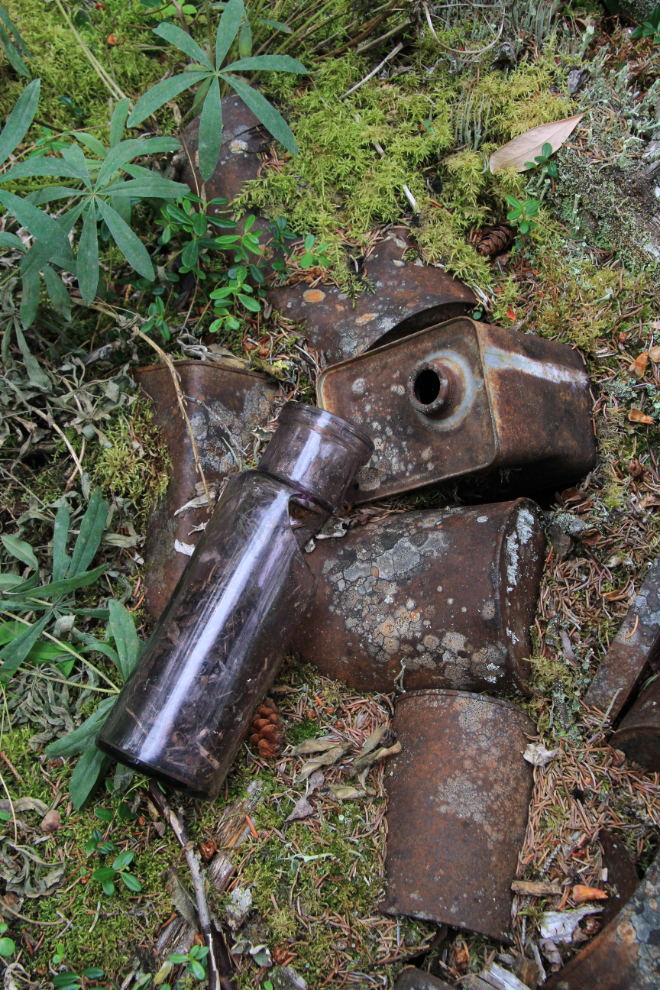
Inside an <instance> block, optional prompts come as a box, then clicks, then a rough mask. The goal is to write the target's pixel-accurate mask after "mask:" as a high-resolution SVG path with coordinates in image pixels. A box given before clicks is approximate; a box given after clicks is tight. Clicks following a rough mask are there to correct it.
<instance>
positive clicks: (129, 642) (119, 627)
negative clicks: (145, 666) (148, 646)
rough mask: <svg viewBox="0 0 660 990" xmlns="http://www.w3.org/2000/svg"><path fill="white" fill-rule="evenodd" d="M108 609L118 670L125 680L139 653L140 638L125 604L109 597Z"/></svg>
mask: <svg viewBox="0 0 660 990" xmlns="http://www.w3.org/2000/svg"><path fill="white" fill-rule="evenodd" d="M108 609H109V611H110V623H109V628H110V632H111V634H112V637H113V639H114V641H115V646H116V647H117V656H118V662H119V671H120V673H121V675H122V679H123V680H124V681H127V680H128V677H129V675H130V674H131V672H132V671H133V669H134V668H135V665H136V664H137V661H138V657H139V655H140V640H139V639H138V636H137V633H136V631H135V623H134V621H133V616H132V615H131V613H130V612H129V611H128V609H127V608H126V606H125V605H122V604H121V602H118V601H115V600H114V599H111V600H110V601H109V602H108Z"/></svg>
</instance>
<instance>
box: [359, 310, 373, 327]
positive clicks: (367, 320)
mask: <svg viewBox="0 0 660 990" xmlns="http://www.w3.org/2000/svg"><path fill="white" fill-rule="evenodd" d="M377 316H378V313H364V315H363V316H358V318H357V319H356V321H355V322H356V323H357V325H358V326H359V327H363V326H364V325H365V323H371V321H372V320H375V319H376V317H377Z"/></svg>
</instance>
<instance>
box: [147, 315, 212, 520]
mask: <svg viewBox="0 0 660 990" xmlns="http://www.w3.org/2000/svg"><path fill="white" fill-rule="evenodd" d="M133 333H134V334H137V335H138V337H142V340H145V341H146V342H147V344H149V345H150V346H151V347H153V349H154V350H155V351H156V353H157V354H158V356H159V357H160V358H161V360H163V361H164V362H165V364H166V365H167V367H168V369H169V372H170V375H171V376H172V382H173V384H174V390H175V392H176V398H177V402H178V403H179V409H180V410H181V415H182V416H183V418H184V420H185V424H186V427H187V428H188V436H189V437H190V442H191V444H192V450H193V457H194V458H195V467H196V468H197V473H198V474H199V476H200V478H201V479H202V484H203V485H204V493H205V495H206V501H207V502H208V504H209V509H210V510H211V511H213V502H212V501H211V493H210V492H209V486H208V484H207V482H206V478H205V477H204V472H203V470H202V465H201V462H200V460H199V454H198V453H197V444H196V443H195V437H194V435H193V431H192V426H191V425H190V420H189V419H188V413H187V412H186V405H185V396H184V394H183V392H182V391H181V386H180V385H179V376H178V374H177V370H176V368H175V367H174V362H173V361H172V358H171V357H169V355H168V354H166V353H165V351H164V350H163V349H162V347H159V346H158V344H157V343H156V342H155V341H154V340H152V339H151V337H147V335H146V333H142V331H141V330H138V328H137V327H134V328H133Z"/></svg>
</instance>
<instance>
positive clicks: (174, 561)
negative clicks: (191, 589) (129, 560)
mask: <svg viewBox="0 0 660 990" xmlns="http://www.w3.org/2000/svg"><path fill="white" fill-rule="evenodd" d="M174 366H175V368H176V370H177V372H178V373H179V376H180V384H181V389H182V391H183V394H184V395H185V396H186V397H187V400H188V401H187V413H188V418H189V419H190V425H191V427H192V431H193V436H194V437H195V444H196V446H197V452H198V454H199V459H200V463H201V465H202V470H203V471H204V476H205V477H206V480H207V483H208V484H209V485H210V486H212V487H213V488H214V489H215V491H216V494H217V493H218V490H219V489H221V488H222V487H223V486H224V483H225V481H226V479H227V478H228V477H229V475H231V474H235V473H236V472H237V471H239V470H240V466H241V465H240V460H241V457H242V456H243V455H244V453H245V452H246V451H247V450H248V448H249V449H250V452H251V448H252V445H253V442H254V438H253V437H252V436H251V433H252V431H253V430H254V429H256V427H258V426H263V425H264V424H265V423H267V422H268V420H269V419H271V418H272V416H273V401H274V399H275V397H276V395H277V393H278V389H277V388H276V387H275V386H274V385H273V384H271V382H270V381H269V380H268V379H267V378H266V376H265V375H258V374H255V373H254V372H248V371H228V370H226V369H224V368H221V367H219V366H218V365H214V364H211V363H206V362H204V361H175V362H174ZM135 378H136V380H137V382H138V384H139V385H140V386H141V387H142V390H143V391H144V392H145V394H146V395H147V396H148V397H149V398H150V399H152V401H153V414H154V422H155V423H156V425H157V426H159V427H160V429H161V430H162V433H163V437H164V439H165V442H166V444H167V448H168V451H169V453H170V458H171V464H170V466H169V468H168V473H169V476H170V480H169V484H168V486H167V492H166V494H165V495H164V496H163V497H162V498H161V499H160V500H159V501H158V502H157V504H156V505H155V506H154V507H153V509H152V510H151V513H150V515H149V520H148V523H147V539H146V544H145V555H144V556H145V564H146V566H145V599H144V604H145V607H146V609H147V611H148V613H149V615H150V616H151V617H152V618H153V619H158V618H159V616H160V614H161V612H162V611H163V609H164V608H165V606H166V604H167V602H168V601H169V599H170V596H171V594H172V592H173V591H174V589H175V587H176V585H177V582H178V580H179V578H180V577H181V575H182V574H183V572H184V570H185V568H186V564H187V563H188V560H189V557H188V556H187V555H186V553H185V552H182V551H181V550H177V549H176V548H175V543H176V541H178V542H179V544H180V545H182V546H183V545H186V546H188V547H194V546H196V544H197V541H198V539H199V537H200V535H201V532H202V527H203V525H204V524H205V523H206V522H207V521H208V520H209V519H210V517H211V511H210V510H209V508H208V506H207V505H206V504H204V499H203V498H201V496H199V494H198V492H197V491H196V488H195V486H196V485H198V484H199V482H200V481H201V478H200V476H199V475H198V474H197V471H196V468H195V458H194V455H193V451H192V444H191V442H190V437H189V435H188V430H187V428H186V424H185V423H184V421H183V418H182V416H181V413H180V412H179V407H178V404H177V399H176V392H175V390H174V385H173V383H172V377H171V375H170V372H169V370H168V368H167V366H166V365H164V364H156V365H152V366H151V367H148V368H138V369H137V370H136V372H135ZM193 500H196V501H197V504H196V505H193V506H191V507H189V508H185V509H184V506H186V505H187V503H188V502H191V501H193ZM182 510H183V511H182ZM190 552H191V553H192V550H191V551H190Z"/></svg>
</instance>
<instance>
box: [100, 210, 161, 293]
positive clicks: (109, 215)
mask: <svg viewBox="0 0 660 990" xmlns="http://www.w3.org/2000/svg"><path fill="white" fill-rule="evenodd" d="M99 209H100V211H101V216H102V217H103V219H104V220H105V222H106V224H107V225H108V230H109V231H110V233H111V235H112V239H113V240H114V242H115V244H116V245H117V247H118V248H119V250H120V251H121V253H122V254H123V255H124V257H125V258H126V261H127V262H128V263H129V265H132V266H133V268H134V269H135V270H136V272H138V274H140V275H142V277H143V278H148V279H149V281H150V282H151V281H153V280H154V279H155V277H156V273H155V271H154V267H153V265H152V264H151V258H150V257H149V252H148V251H147V249H146V248H145V246H144V244H143V243H142V241H141V240H140V238H139V237H138V236H137V234H134V233H133V231H132V230H131V228H130V227H129V226H128V225H127V224H125V223H124V221H123V220H122V218H121V217H120V216H119V214H118V213H117V212H116V210H113V209H112V207H111V206H110V205H109V203H104V202H103V200H99Z"/></svg>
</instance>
